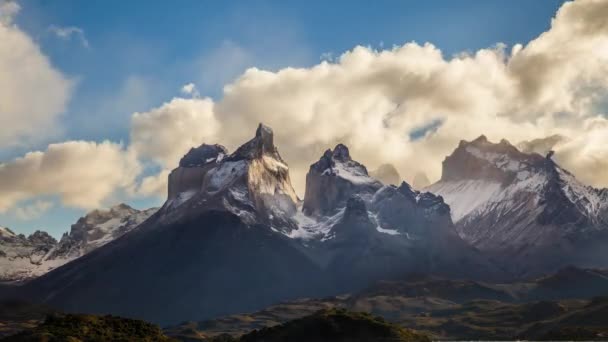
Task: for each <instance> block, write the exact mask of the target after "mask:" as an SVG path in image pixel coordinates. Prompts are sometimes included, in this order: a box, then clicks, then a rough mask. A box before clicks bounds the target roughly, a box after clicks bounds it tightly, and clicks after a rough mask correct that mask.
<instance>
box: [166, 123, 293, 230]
mask: <svg viewBox="0 0 608 342" xmlns="http://www.w3.org/2000/svg"><path fill="white" fill-rule="evenodd" d="M202 146H206V147H205V149H206V151H207V152H209V151H211V152H212V153H211V152H209V153H207V154H205V156H204V158H207V159H205V160H208V162H204V163H181V164H180V166H179V167H178V168H176V169H174V170H173V171H172V172H171V174H170V175H169V196H168V199H167V202H166V203H165V205H164V206H163V213H164V214H167V215H169V216H172V217H173V216H174V217H181V216H183V215H187V213H188V212H192V211H193V210H201V209H204V208H207V207H214V208H216V209H217V208H223V209H225V210H227V211H229V212H232V213H234V214H235V215H237V216H239V217H240V218H241V219H243V220H244V221H246V222H249V223H252V222H253V221H257V222H278V221H286V220H288V218H289V217H291V216H293V215H294V213H295V211H296V209H295V208H296V203H297V201H298V199H297V196H296V193H295V191H294V189H293V187H292V185H291V180H290V178H289V167H288V166H287V164H286V163H285V161H283V159H282V158H281V156H280V154H279V152H278V149H277V148H276V146H275V145H274V135H273V132H272V129H271V128H270V127H268V126H265V125H263V124H260V125H259V126H258V128H257V129H256V132H255V136H254V137H253V138H252V139H251V140H249V141H247V142H246V143H244V144H243V145H241V146H240V147H239V148H238V149H237V150H236V151H234V152H233V153H231V154H228V151H227V150H226V149H225V148H223V147H218V146H220V145H205V144H203V145H202ZM190 153H192V150H191V152H189V154H190ZM197 153H199V152H197ZM199 154H200V153H199ZM185 158H186V157H184V159H185ZM204 158H201V157H197V158H196V160H202V159H204ZM182 160H183V159H182ZM178 208H180V209H179V210H178V211H179V212H180V213H177V214H176V213H172V212H175V211H176V210H177V209H178ZM181 208H184V209H183V210H182V209H181ZM283 226H285V225H284V224H283ZM293 226H295V224H293Z"/></svg>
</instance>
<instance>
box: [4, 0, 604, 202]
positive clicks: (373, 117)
mask: <svg viewBox="0 0 608 342" xmlns="http://www.w3.org/2000/svg"><path fill="white" fill-rule="evenodd" d="M605 18H608V1H604V0H579V1H576V2H568V3H565V4H564V5H563V6H562V7H561V8H560V10H559V11H558V13H557V14H556V17H555V18H554V19H553V20H552V23H551V28H550V30H548V31H547V32H545V33H543V34H541V35H540V36H539V37H537V38H536V39H534V40H532V41H531V42H529V43H528V44H526V45H516V46H514V47H512V48H509V49H508V48H507V47H505V46H504V45H502V44H497V45H496V46H494V47H491V48H487V49H482V50H479V51H476V52H475V53H462V54H459V55H456V56H451V57H448V56H444V55H443V54H442V52H441V50H440V49H439V48H438V47H435V46H434V45H432V44H428V43H427V44H422V45H420V44H417V43H407V44H405V45H403V46H396V47H393V48H392V49H389V50H382V51H377V50H374V49H371V48H367V47H361V46H358V47H355V48H353V49H352V50H351V51H348V52H346V53H344V54H343V55H341V56H340V57H338V58H336V59H335V60H332V62H327V61H324V62H321V63H320V64H318V65H315V66H313V67H310V68H285V69H281V70H278V71H276V72H270V71H264V70H260V69H256V68H251V69H249V70H247V71H246V72H245V73H244V74H242V75H241V76H240V77H239V78H238V79H236V80H235V81H234V82H233V83H231V84H228V85H226V86H225V88H224V93H223V97H221V98H220V99H219V100H218V101H217V102H214V101H213V100H212V99H210V98H199V97H198V96H195V97H193V98H187V99H186V98H174V99H172V100H171V101H169V102H167V103H165V104H163V105H162V106H160V107H158V108H153V109H151V110H148V111H145V112H138V113H135V114H133V117H132V122H131V137H130V138H131V143H130V145H129V146H128V148H122V146H120V145H117V144H112V143H102V144H94V143H85V142H68V143H65V144H58V145H51V146H50V147H49V149H48V150H47V151H45V152H35V153H31V154H28V155H26V156H25V157H23V158H20V159H16V160H14V161H11V162H8V163H5V164H4V165H2V166H0V193H2V196H1V197H0V209H1V208H4V209H5V210H6V209H7V208H10V207H11V206H14V205H16V204H17V203H19V201H23V200H27V199H31V198H33V197H35V196H37V195H41V194H49V193H58V194H60V196H61V198H62V200H63V202H64V203H65V204H67V205H73V206H80V207H88V206H96V205H99V204H100V203H102V202H103V201H104V200H107V199H108V198H111V196H112V195H113V194H115V193H116V191H117V190H118V191H120V190H123V189H124V190H127V191H129V192H130V193H136V194H138V195H142V196H149V195H152V194H163V193H165V192H166V177H167V174H168V172H169V170H171V169H172V168H174V167H175V166H176V165H177V163H178V161H179V158H180V157H181V156H182V155H183V154H185V153H186V152H187V151H188V150H189V148H190V147H194V146H198V145H200V144H201V143H203V142H206V143H220V144H224V145H226V146H227V147H228V148H229V149H230V150H234V148H236V147H237V146H238V145H240V144H241V143H243V142H245V141H246V140H248V139H249V138H251V137H252V135H253V133H254V130H255V127H256V125H257V124H258V123H259V122H264V123H266V124H268V125H270V126H271V127H272V128H273V129H274V131H275V142H276V144H277V145H278V147H279V150H280V151H281V154H282V156H283V157H284V158H285V159H286V161H287V162H288V163H289V164H290V167H291V170H292V171H291V172H292V180H293V181H294V183H295V184H294V185H295V187H296V189H297V190H298V191H299V193H300V194H302V193H303V186H304V179H305V173H306V172H307V170H308V167H309V165H310V163H312V162H314V161H315V160H316V159H317V158H318V157H319V156H320V155H321V153H322V151H323V150H324V149H327V148H330V147H333V146H334V145H335V144H336V143H338V142H344V143H346V144H347V145H348V146H349V147H350V148H351V154H352V155H353V157H354V158H355V159H357V160H359V161H362V162H363V163H365V164H366V165H367V166H368V168H369V169H375V168H376V167H377V166H379V165H380V164H383V163H392V164H393V165H395V166H396V167H397V169H398V171H399V173H400V174H401V176H402V177H403V178H404V179H406V180H408V181H411V180H412V178H413V177H414V175H416V174H417V173H419V172H424V173H425V174H426V175H428V178H429V179H430V180H431V181H434V180H437V179H438V178H439V176H440V171H441V161H442V160H443V159H444V158H445V156H446V155H448V154H450V153H451V152H452V150H453V149H454V148H455V147H456V146H457V144H458V142H459V140H461V139H466V140H471V139H474V138H476V137H477V136H479V135H480V134H485V135H486V136H488V138H489V139H490V140H493V141H499V140H500V139H502V138H506V139H508V140H510V141H511V142H512V143H517V142H520V141H524V140H533V139H537V138H543V137H547V136H551V135H554V134H559V135H561V136H564V137H567V139H565V140H561V141H560V142H559V143H556V144H555V146H553V149H555V150H556V155H555V158H556V159H557V160H558V161H559V162H560V163H561V164H563V165H564V166H565V167H566V168H567V169H569V170H571V171H573V172H574V173H575V174H576V175H577V176H578V177H579V178H581V179H582V180H583V181H585V182H587V183H589V184H592V185H595V186H608V173H607V172H606V171H605V170H607V169H608V144H606V137H608V120H607V119H606V113H607V108H606V103H608V101H607V99H608V96H607V95H608V94H607V91H608V24H607V21H606V20H605ZM0 27H3V28H4V29H5V30H15V29H14V28H10V27H9V28H6V27H7V26H6V25H5V26H0ZM0 35H1V33H0ZM0 38H1V36H0ZM26 38H27V37H26ZM1 49H2V48H1V47H0V61H1V60H3V58H5V57H2V54H3V53H4V54H6V51H2V50H1ZM0 65H1V64H0ZM0 70H1V69H0ZM2 79H4V77H3V78H2ZM41 89H45V88H41ZM195 89H196V87H195V86H194V85H193V84H189V85H188V86H187V87H186V88H184V91H185V92H186V93H193V92H194V90H195ZM190 95H192V94H190ZM202 95H203V96H204V95H205V94H202ZM1 96H2V95H1V94H0V97H1ZM0 103H2V102H1V101H0ZM25 104H27V105H29V103H28V102H27V101H26V102H25ZM25 104H23V105H25ZM47 107H48V106H47ZM1 112H2V109H0V113H1ZM427 127H432V128H433V129H431V130H428V131H427V132H426V133H423V132H425V128H427ZM3 132H4V130H3ZM0 139H1V136H0ZM59 151H62V152H61V153H60V152H59ZM84 151H86V152H84ZM43 161H45V162H46V164H48V165H46V164H44V163H43ZM149 164H152V165H153V166H155V167H156V168H158V169H159V170H160V173H158V174H154V175H149V176H147V177H144V178H143V180H142V179H140V180H139V182H136V179H137V177H138V176H141V174H140V170H142V165H144V166H146V165H149ZM29 178H31V179H29ZM140 178H141V177H140ZM22 179H28V180H27V181H22ZM67 180H69V181H67ZM136 183H137V184H136Z"/></svg>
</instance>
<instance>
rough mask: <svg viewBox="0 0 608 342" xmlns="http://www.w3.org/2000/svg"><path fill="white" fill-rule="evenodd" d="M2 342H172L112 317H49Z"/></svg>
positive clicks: (148, 327)
mask: <svg viewBox="0 0 608 342" xmlns="http://www.w3.org/2000/svg"><path fill="white" fill-rule="evenodd" d="M2 341H3V342H23V341H26V342H63V341H71V342H78V341H95V342H96V341H99V342H102V341H117V342H118V341H124V342H127V341H141V342H156V341H158V342H162V341H175V340H173V339H171V338H169V337H167V336H165V335H164V334H163V332H162V330H161V329H160V327H158V326H156V325H154V324H150V323H147V322H144V321H139V320H134V319H126V318H120V317H115V316H94V315H73V314H68V315H50V316H48V317H47V318H46V320H45V321H44V322H43V323H42V324H40V325H39V326H37V327H35V328H33V329H30V330H26V331H23V332H21V333H18V334H16V335H13V336H9V337H7V338H5V339H3V340H2Z"/></svg>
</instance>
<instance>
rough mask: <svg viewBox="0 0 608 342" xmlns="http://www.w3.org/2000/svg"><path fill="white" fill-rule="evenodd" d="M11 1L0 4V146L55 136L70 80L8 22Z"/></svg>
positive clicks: (11, 14) (12, 8)
mask: <svg viewBox="0 0 608 342" xmlns="http://www.w3.org/2000/svg"><path fill="white" fill-rule="evenodd" d="M18 11H19V6H18V5H17V4H16V3H15V2H10V1H9V2H0V42H1V43H0V89H2V91H0V127H2V129H0V144H1V145H3V146H5V147H6V146H13V145H25V144H26V141H27V142H28V143H29V144H32V143H34V142H36V141H40V140H43V139H45V138H47V137H49V136H53V135H56V134H57V132H58V130H59V128H58V127H57V125H56V119H57V118H58V116H59V115H60V114H61V113H63V112H64V111H65V108H66V104H67V102H68V99H69V97H70V90H71V81H70V80H68V79H67V78H66V77H65V76H63V75H62V74H61V73H60V72H59V71H57V70H56V69H55V68H53V66H52V65H51V64H50V62H49V60H48V58H47V57H46V56H45V55H44V54H43V53H42V52H41V51H40V48H39V47H38V45H37V44H36V43H35V42H34V41H33V40H32V39H31V38H30V37H29V36H28V35H27V34H26V33H25V32H23V31H21V30H20V29H19V27H17V26H16V25H15V24H13V22H12V18H13V17H14V15H16V13H17V12H18Z"/></svg>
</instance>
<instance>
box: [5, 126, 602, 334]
mask: <svg viewBox="0 0 608 342" xmlns="http://www.w3.org/2000/svg"><path fill="white" fill-rule="evenodd" d="M392 169H394V168H392ZM392 169H391V167H390V166H384V167H381V168H379V169H378V170H376V171H374V172H371V173H370V172H368V170H367V168H366V167H365V166H364V165H363V164H361V163H360V162H357V161H356V160H354V159H353V157H352V156H351V155H350V151H349V149H348V147H347V146H345V145H343V144H338V145H337V146H335V148H333V149H328V150H327V151H325V152H324V153H323V155H321V156H320V158H319V160H318V161H316V162H315V163H313V164H312V165H311V166H310V169H309V171H308V174H307V176H306V188H305V194H304V198H303V199H300V198H298V196H297V195H296V193H295V191H294V189H293V187H292V185H291V180H290V174H289V167H288V165H287V163H286V162H285V161H284V160H283V159H282V157H281V155H280V154H279V151H278V149H277V147H276V146H275V144H274V135H273V132H272V130H271V129H270V128H269V127H267V126H264V125H262V124H260V125H259V127H258V128H257V130H256V132H255V136H254V137H253V138H252V139H251V140H249V141H248V142H246V143H244V144H243V145H242V146H240V147H239V148H238V149H236V150H235V151H234V152H232V153H230V152H229V151H228V150H227V149H226V148H225V147H223V146H221V145H217V144H203V145H201V146H199V147H196V148H192V149H191V150H190V151H188V152H187V153H186V155H184V157H183V158H182V159H181V160H180V162H179V165H178V166H177V168H176V169H174V170H173V171H172V172H171V173H170V175H169V182H168V197H167V200H166V202H165V203H164V205H163V206H162V207H161V208H160V209H158V210H157V211H156V210H149V211H145V212H131V211H129V210H127V209H126V208H124V207H121V208H123V209H125V211H126V212H129V214H128V215H127V216H124V217H132V215H135V216H134V217H137V218H138V219H134V218H133V219H125V218H124V217H123V216H120V215H118V216H120V217H122V218H115V216H116V215H114V214H113V215H109V216H107V215H106V216H104V215H101V216H103V217H104V218H106V217H112V218H110V219H109V221H111V222H112V224H109V223H106V224H104V223H102V220H101V219H100V220H93V219H89V221H91V222H95V223H91V225H90V226H86V225H85V224H84V223H82V225H83V226H86V227H89V228H79V229H76V233H75V232H74V227H72V232H71V233H70V234H68V235H66V236H64V238H62V240H61V241H60V242H59V243H56V245H53V244H51V248H48V250H47V251H45V252H44V255H45V256H47V255H48V256H49V260H55V259H50V256H53V255H61V256H66V257H65V258H64V259H67V258H68V257H70V258H71V259H69V260H71V261H70V262H69V263H66V264H65V265H63V266H61V267H58V268H56V269H54V270H53V271H51V272H48V273H46V274H43V275H41V276H39V277H37V278H35V279H32V280H30V281H28V282H27V283H26V284H24V285H22V286H19V287H18V288H17V289H16V291H17V293H18V294H19V295H20V296H22V297H25V298H28V299H30V300H35V301H39V302H42V303H44V304H47V305H50V306H51V307H54V308H58V309H60V310H64V311H69V312H87V313H112V314H118V315H122V316H125V317H133V318H140V319H146V320H149V321H152V322H155V323H159V324H173V323H177V322H181V321H184V320H204V319H211V318H214V317H218V316H221V315H229V314H233V313H237V312H248V311H249V312H250V311H255V310H259V309H262V308H264V307H266V306H268V305H271V304H273V303H277V302H279V301H284V300H293V299H296V298H302V297H323V296H333V295H338V294H340V293H352V292H356V291H361V290H363V289H365V288H367V287H368V286H369V285H370V284H372V283H375V282H377V281H380V280H385V281H390V280H392V279H399V278H401V277H403V276H405V275H408V274H423V275H424V274H426V275H428V274H433V275H435V276H439V277H443V278H446V279H467V280H470V281H488V282H506V281H513V280H516V279H522V278H529V277H531V276H540V275H543V274H548V273H551V272H555V271H556V270H558V269H560V268H562V267H563V266H566V265H570V264H573V265H577V266H582V267H599V268H601V267H606V266H608V259H607V258H608V255H606V253H602V249H601V247H602V246H603V245H605V243H606V242H607V241H608V240H606V235H607V232H608V229H607V223H606V222H607V221H608V220H607V213H608V191H607V190H606V189H604V190H598V189H594V188H591V187H588V186H585V185H583V184H582V183H580V182H579V181H577V180H576V178H575V177H574V176H573V175H571V174H570V173H569V172H568V171H566V170H564V169H563V168H561V167H560V166H559V165H557V163H555V162H554V161H553V160H552V159H551V155H550V154H549V155H547V156H542V155H540V154H537V153H534V152H529V153H527V152H522V151H520V150H518V149H517V148H516V147H514V146H513V145H511V144H510V143H509V142H507V141H506V140H503V141H501V142H500V143H498V144H494V143H491V142H489V141H488V140H487V139H486V138H485V137H483V136H481V137H479V138H478V139H476V140H474V141H471V142H466V141H462V142H461V143H460V144H459V146H458V147H457V148H456V150H455V151H454V152H453V153H452V154H451V155H450V156H448V157H447V158H446V159H445V161H444V163H443V173H442V178H441V179H440V181H439V182H437V183H435V184H432V185H430V186H427V187H425V188H423V189H422V190H415V189H413V188H412V187H411V186H410V185H409V184H407V183H405V182H401V183H400V184H392V183H395V180H397V181H398V180H399V176H398V173H397V172H396V171H395V170H392ZM393 171H395V172H393ZM374 176H376V177H378V178H375V177H374ZM418 178H419V181H418V182H417V183H418V184H419V186H420V187H422V186H423V185H424V184H425V183H426V181H425V180H424V179H423V178H424V177H422V176H421V177H418ZM380 179H381V180H380ZM121 210H122V209H121ZM121 210H118V211H121ZM110 211H111V210H110ZM129 215H131V216H129ZM82 220H84V222H88V221H87V219H86V218H83V219H81V220H80V221H79V222H81V221H82ZM109 221H108V220H106V221H104V222H109ZM118 222H132V223H133V224H132V225H128V226H127V225H117V223H118ZM77 225H78V224H77ZM93 226H94V227H97V228H95V229H92V228H91V227H93ZM109 226H112V227H117V228H113V229H111V230H112V231H116V232H119V233H117V234H113V233H112V234H109V235H108V234H101V235H95V234H94V233H90V232H91V231H106V230H107V229H106V230H104V228H107V227H109ZM79 227H80V226H79ZM120 227H122V228H120ZM91 229H92V230H91ZM78 232H81V233H78ZM82 232H85V233H84V234H83V233H82ZM72 235H74V236H73V237H72V238H70V236H72ZM92 235H93V236H94V237H92ZM119 235H120V237H119V238H116V237H117V236H119ZM82 236H87V237H88V238H86V239H84V240H83V239H82ZM64 240H65V242H64V243H63V244H62V243H61V242H62V241H64ZM69 241H73V242H72V243H68V242H69ZM81 241H85V242H84V244H83V243H82V242H81ZM95 241H100V243H95ZM59 245H62V246H63V247H59ZM101 245H103V246H101ZM100 246H101V247H100ZM64 259H62V260H64ZM66 261H67V260H66ZM40 273H43V272H40Z"/></svg>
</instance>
